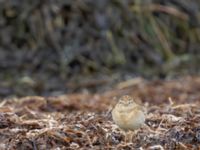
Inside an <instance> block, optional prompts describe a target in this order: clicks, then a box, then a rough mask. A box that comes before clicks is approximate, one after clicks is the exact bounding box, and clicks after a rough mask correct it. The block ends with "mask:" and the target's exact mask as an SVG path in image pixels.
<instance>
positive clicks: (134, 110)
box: [112, 95, 145, 131]
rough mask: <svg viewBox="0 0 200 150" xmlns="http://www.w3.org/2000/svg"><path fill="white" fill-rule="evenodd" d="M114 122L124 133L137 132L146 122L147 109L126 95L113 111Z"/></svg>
mask: <svg viewBox="0 0 200 150" xmlns="http://www.w3.org/2000/svg"><path fill="white" fill-rule="evenodd" d="M112 118H113V121H114V122H115V123H116V124H117V125H118V126H119V127H120V128H121V129H123V130H124V131H135V130H136V129H138V128H140V127H141V126H142V125H143V124H144V122H145V109H144V107H142V106H140V105H139V104H137V103H136V102H135V101H134V100H133V98H132V97H130V96H128V95H124V96H122V97H121V98H120V99H119V102H118V103H117V104H116V106H115V107H114V109H113V110H112Z"/></svg>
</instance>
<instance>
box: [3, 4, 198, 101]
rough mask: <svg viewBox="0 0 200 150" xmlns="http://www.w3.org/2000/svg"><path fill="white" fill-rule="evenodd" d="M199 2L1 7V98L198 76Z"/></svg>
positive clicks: (47, 94)
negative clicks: (141, 78)
mask: <svg viewBox="0 0 200 150" xmlns="http://www.w3.org/2000/svg"><path fill="white" fill-rule="evenodd" d="M199 49H200V1H197V0H181V1H180V0H66V1H63V0H41V1H40V0H20V1H19V0H1V1H0V97H1V98H6V97H13V96H18V97H21V96H27V95H42V96H52V95H60V94H65V93H72V92H101V91H105V90H109V89H112V87H113V86H114V84H115V83H117V82H120V81H123V80H127V79H130V78H133V77H138V76H141V77H144V78H146V79H149V80H152V79H166V78H167V79H168V78H177V77H179V76H184V75H198V74H199V72H200V70H199V69H200V65H199V64H200V50H199Z"/></svg>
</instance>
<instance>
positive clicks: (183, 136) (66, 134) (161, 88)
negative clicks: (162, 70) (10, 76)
mask: <svg viewBox="0 0 200 150" xmlns="http://www.w3.org/2000/svg"><path fill="white" fill-rule="evenodd" d="M140 80H141V81H140V82H139V83H137V84H133V85H130V84H128V86H127V87H125V86H124V87H123V89H117V88H116V89H114V90H113V91H107V92H105V93H101V94H94V95H92V94H86V93H83V94H71V95H63V96H59V97H37V96H34V97H25V98H19V99H17V98H13V99H7V100H3V101H2V102H1V104H0V106H1V107H0V135H1V136H0V148H1V149H34V150H39V149H41V150H42V149H181V150H182V149H199V148H200V146H199V145H200V127H199V124H200V103H199V100H200V95H199V88H200V78H199V77H194V78H191V77H184V78H181V79H179V80H171V81H152V82H147V81H145V80H143V79H140ZM128 93H129V94H130V95H132V96H134V97H136V98H137V100H138V102H143V103H144V105H145V106H146V107H147V110H148V115H147V118H146V125H147V126H144V127H142V128H141V129H139V130H137V131H136V133H135V134H134V135H133V138H132V142H130V141H129V142H125V135H124V133H123V132H122V131H121V130H120V129H119V128H118V127H117V126H116V125H115V124H114V123H113V121H112V119H111V114H110V111H111V108H112V106H113V105H114V104H115V103H116V100H115V98H114V99H113V97H118V96H120V95H122V94H128ZM169 96H170V97H171V98H169ZM159 97H160V99H158V98H159Z"/></svg>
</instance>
